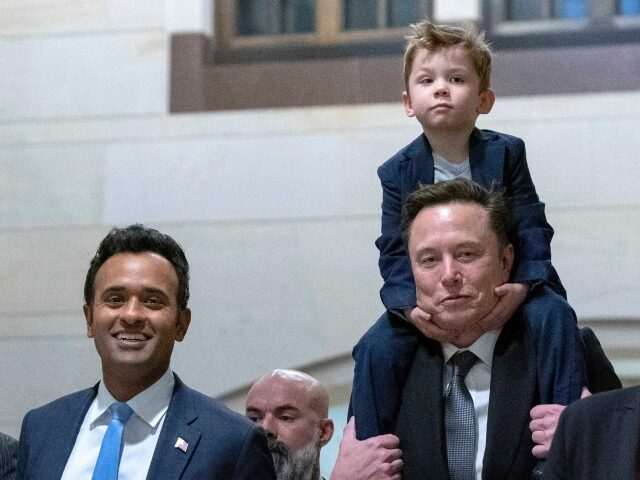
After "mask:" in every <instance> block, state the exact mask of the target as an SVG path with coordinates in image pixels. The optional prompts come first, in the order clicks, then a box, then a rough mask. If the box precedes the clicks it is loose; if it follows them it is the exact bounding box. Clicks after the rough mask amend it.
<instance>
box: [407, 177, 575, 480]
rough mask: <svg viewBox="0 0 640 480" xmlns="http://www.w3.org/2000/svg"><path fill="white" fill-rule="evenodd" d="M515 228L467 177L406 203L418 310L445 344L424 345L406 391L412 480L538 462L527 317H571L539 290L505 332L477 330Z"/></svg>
mask: <svg viewBox="0 0 640 480" xmlns="http://www.w3.org/2000/svg"><path fill="white" fill-rule="evenodd" d="M509 224H510V210H509V209H508V208H507V205H506V204H505V200H504V197H503V196H502V195H501V194H500V193H498V192H496V191H491V192H489V191H487V190H485V189H484V188H482V187H480V186H478V185H476V184H474V183H473V182H470V181H468V180H463V179H458V180H453V181H448V182H441V183H438V184H436V185H429V186H426V187H423V188H421V189H419V190H417V191H416V192H414V193H413V194H412V195H410V197H409V198H408V200H407V203H406V207H405V219H404V223H403V237H404V240H405V244H406V245H407V248H408V252H409V258H410V261H411V266H412V270H413V276H414V278H415V283H416V294H417V300H418V305H419V306H420V308H421V309H422V310H424V311H427V312H429V313H431V315H432V316H433V318H434V319H436V323H437V325H439V326H440V327H442V329H443V332H442V333H443V336H446V337H447V338H448V340H447V341H443V343H439V342H436V341H434V340H431V339H428V338H426V337H424V338H422V339H421V343H420V346H419V348H418V350H417V352H416V354H415V356H414V358H413V363H412V365H411V370H410V373H409V377H408V380H407V382H406V384H405V387H404V390H403V395H402V399H401V407H400V412H399V416H398V422H397V429H396V434H397V435H398V437H399V438H400V448H401V449H402V451H403V460H404V466H405V467H404V471H403V476H402V478H403V479H405V480H411V479H421V480H423V479H447V480H448V479H454V480H457V479H464V480H475V479H480V478H485V479H498V478H500V479H505V480H506V479H513V480H516V479H525V478H527V479H528V478H529V477H530V476H531V474H532V472H533V470H534V467H535V465H536V463H537V459H536V458H535V457H534V456H533V454H532V449H533V446H534V443H533V441H532V438H531V432H530V431H529V429H528V424H529V411H530V409H531V408H532V407H533V406H534V405H536V404H537V403H539V402H538V383H537V375H536V361H535V360H536V357H535V351H534V347H533V345H535V342H534V341H533V339H532V338H531V337H532V334H531V331H530V329H529V328H528V321H530V320H528V319H530V318H534V319H538V320H541V319H544V320H546V322H545V324H549V325H554V322H555V321H556V320H558V322H559V321H560V320H559V317H556V316H560V315H563V314H565V313H566V312H557V311H555V310H553V311H550V309H548V308H546V304H545V303H544V302H539V301H538V298H539V295H538V294H536V293H535V291H534V293H532V294H530V295H529V298H528V300H527V301H526V302H525V304H524V305H523V306H521V307H520V308H519V309H518V310H517V311H516V313H515V314H514V315H513V317H512V318H511V319H510V320H509V321H508V322H507V323H506V324H505V326H504V327H502V328H501V329H498V330H494V331H489V332H483V331H482V329H481V328H480V327H479V326H478V325H477V322H478V319H481V318H483V316H484V315H486V314H487V313H488V312H489V311H491V309H492V308H493V307H494V306H495V304H496V302H497V301H498V298H497V296H496V294H495V289H496V287H498V286H499V285H501V284H502V283H504V282H506V281H508V279H509V274H510V272H511V267H512V265H513V259H514V248H513V246H512V244H511V243H510V241H509V238H508V235H507V232H508V231H509ZM543 288H547V287H543ZM550 294H553V293H552V292H550ZM576 335H577V331H576ZM558 340H559V341H562V339H558Z"/></svg>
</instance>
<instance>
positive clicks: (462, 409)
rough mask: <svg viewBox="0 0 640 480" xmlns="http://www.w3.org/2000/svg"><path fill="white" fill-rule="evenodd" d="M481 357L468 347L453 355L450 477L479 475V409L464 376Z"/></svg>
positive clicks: (448, 410)
mask: <svg viewBox="0 0 640 480" xmlns="http://www.w3.org/2000/svg"><path fill="white" fill-rule="evenodd" d="M476 360H478V357H476V356H475V355H474V354H473V353H472V352H470V351H468V350H465V351H464V352H458V353H456V354H455V355H454V356H453V357H451V360H449V361H450V362H451V365H452V366H453V374H452V376H451V383H449V388H448V389H447V392H446V398H445V417H444V422H445V431H446V436H447V463H448V464H449V474H450V475H451V480H475V478H476V411H475V408H474V406H473V399H472V398H471V394H470V393H469V389H468V388H467V386H466V385H465V383H464V377H465V376H466V375H467V373H469V370H470V369H471V367H472V366H473V364H474V363H476Z"/></svg>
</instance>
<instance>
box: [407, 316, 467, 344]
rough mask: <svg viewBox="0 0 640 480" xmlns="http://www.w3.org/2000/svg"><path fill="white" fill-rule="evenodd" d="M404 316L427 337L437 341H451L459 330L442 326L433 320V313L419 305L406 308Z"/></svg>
mask: <svg viewBox="0 0 640 480" xmlns="http://www.w3.org/2000/svg"><path fill="white" fill-rule="evenodd" d="M404 317H405V318H406V319H407V320H408V321H409V322H411V323H412V324H413V326H414V327H416V328H417V329H418V330H420V332H421V333H422V334H423V335H424V336H425V337H427V338H431V339H433V340H435V341H437V342H449V340H451V339H453V338H454V337H455V335H456V334H457V332H455V331H452V330H445V329H444V328H440V327H439V326H438V325H436V323H435V322H434V321H433V319H432V317H431V314H430V313H427V312H425V311H424V310H420V308H419V307H414V308H405V309H404Z"/></svg>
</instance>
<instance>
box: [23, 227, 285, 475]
mask: <svg viewBox="0 0 640 480" xmlns="http://www.w3.org/2000/svg"><path fill="white" fill-rule="evenodd" d="M84 297H85V305H84V307H83V310H84V315H85V318H86V322H87V336H88V337H90V338H93V340H94V343H95V347H96V350H97V351H98V354H99V356H100V359H101V361H102V381H100V382H99V383H98V384H97V385H95V386H94V387H93V388H90V389H87V390H83V391H80V392H76V393H73V394H71V395H68V396H65V397H62V398H59V399H58V400H55V401H54V402H52V403H50V404H48V405H45V406H43V407H40V408H38V409H35V410H32V411H30V412H28V413H27V415H26V416H25V418H24V420H23V423H22V431H21V433H20V445H19V449H18V478H25V479H37V480H43V479H63V480H65V479H74V480H75V479H79V478H83V479H84V478H87V479H88V478H92V476H93V478H114V479H115V478H117V479H120V480H123V479H126V480H133V479H145V478H149V479H158V478H162V479H167V480H169V479H176V480H177V479H182V480H185V479H220V480H223V479H224V480H227V479H234V480H235V479H237V480H240V479H247V480H249V479H275V472H274V469H273V463H272V460H271V455H270V453H269V450H268V448H267V442H266V438H265V435H264V432H263V431H262V430H261V429H259V428H257V427H256V426H255V425H254V424H252V423H251V422H249V421H248V420H247V419H245V418H244V417H242V416H241V415H238V414H236V413H233V412H231V411H230V410H228V409H227V408H225V407H224V406H222V405H221V404H220V403H218V402H217V401H215V400H213V399H211V398H209V397H207V396H205V395H203V394H201V393H198V392H196V391H195V390H192V389H190V388H189V387H187V386H186V385H185V384H184V383H182V381H181V380H180V379H179V378H178V376H177V375H175V374H174V373H173V372H172V371H171V369H170V368H169V364H170V360H171V353H172V352H173V347H174V344H175V342H176V341H178V342H180V341H182V340H183V339H184V337H185V335H186V333H187V329H188V327H189V323H190V320H191V311H190V310H189V308H187V301H188V299H189V265H188V263H187V259H186V258H185V255H184V252H183V251H182V249H181V247H180V246H179V245H178V244H177V243H176V242H175V241H174V240H173V239H172V238H171V237H169V236H168V235H164V234H162V233H160V232H158V231H157V230H153V229H150V228H146V227H144V226H142V225H132V226H130V227H127V228H122V229H120V228H113V229H112V230H111V231H110V232H109V234H108V235H107V236H106V237H105V238H104V239H103V240H102V243H101V244H100V246H99V247H98V251H97V252H96V254H95V256H94V257H93V259H92V260H91V265H90V267H89V271H88V273H87V278H86V282H85V287H84ZM114 404H115V405H119V406H120V407H123V404H126V405H124V409H125V410H126V411H127V414H126V416H125V419H123V420H121V421H120V427H119V428H120V431H119V432H118V434H117V435H116V437H117V442H118V443H116V446H115V447H111V448H110V449H111V451H114V450H115V452H116V454H115V460H113V457H111V459H112V462H111V464H110V465H109V466H108V467H106V468H109V469H111V470H112V471H113V473H112V474H111V476H110V477H98V476H97V473H96V472H97V471H98V470H99V468H96V465H97V464H101V463H102V460H103V458H106V457H107V453H106V452H107V451H108V449H107V448H106V446H107V443H109V442H112V437H113V436H114V434H112V433H109V434H105V433H106V432H107V430H109V432H112V425H113V424H114V422H115V423H118V418H117V417H118V415H119V414H117V413H114V415H113V416H114V417H116V418H112V414H111V412H112V408H113V406H114ZM129 415H130V416H129ZM122 424H124V427H122ZM116 428H117V427H116ZM116 428H114V430H113V431H114V432H115V431H116ZM120 432H122V433H120ZM107 439H108V440H107ZM110 445H111V444H110ZM118 452H119V454H120V456H118ZM114 465H115V466H114ZM114 468H115V470H114ZM94 469H95V470H94Z"/></svg>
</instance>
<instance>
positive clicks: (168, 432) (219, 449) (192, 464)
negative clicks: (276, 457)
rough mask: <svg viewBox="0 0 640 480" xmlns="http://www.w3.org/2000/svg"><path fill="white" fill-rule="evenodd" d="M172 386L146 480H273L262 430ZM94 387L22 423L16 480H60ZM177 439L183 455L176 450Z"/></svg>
mask: <svg viewBox="0 0 640 480" xmlns="http://www.w3.org/2000/svg"><path fill="white" fill-rule="evenodd" d="M174 377H175V386H174V390H173V395H172V397H171V402H170V403H169V409H168V410H167V413H166V418H165V421H164V424H163V426H162V431H161V432H160V437H159V438H158V444H157V445H156V449H155V452H154V454H153V458H152V460H151V465H150V466H149V473H148V475H147V478H149V479H158V478H162V479H163V480H165V479H166V480H171V479H176V480H177V479H182V480H186V479H194V480H195V479H203V480H204V479H216V480H218V479H219V480H230V479H233V480H240V479H243V480H245V479H246V480H250V479H251V480H255V479H260V480H261V479H265V480H269V479H275V478H276V477H275V472H274V469H273V463H272V460H271V454H270V452H269V450H268V448H267V441H266V437H265V435H264V432H263V431H262V430H261V429H259V428H258V427H256V426H255V425H254V424H253V423H251V422H250V421H249V420H247V419H246V418H244V417H243V416H241V415H239V414H237V413H235V412H232V411H231V410H229V409H227V408H226V407H225V406H223V405H222V404H220V403H219V402H218V401H217V400H214V399H212V398H209V397H207V396H206V395H203V394H201V393H199V392H196V391H195V390H192V389H191V388H189V387H187V386H186V385H185V384H184V383H182V381H181V380H180V379H179V378H178V376H177V375H175V374H174ZM97 392H98V385H95V386H94V387H93V388H89V389H86V390H82V391H80V392H76V393H72V394H71V395H67V396H65V397H62V398H59V399H57V400H55V401H53V402H52V403H49V404H48V405H45V406H43V407H40V408H37V409H35V410H31V411H30V412H29V413H27V415H26V416H25V418H24V420H23V422H22V431H21V433H20V444H19V447H18V478H19V479H21V478H24V479H33V480H47V479H51V480H54V479H55V480H58V479H60V477H61V476H62V472H63V471H64V467H65V465H66V464H67V460H68V459H69V456H70V455H71V451H72V450H73V446H74V444H75V441H76V437H77V436H78V431H79V430H80V426H81V425H82V422H83V420H84V417H85V415H86V413H87V410H88V409H89V406H90V405H91V402H93V399H94V398H95V397H96V395H97ZM178 437H181V438H182V439H184V440H185V441H186V442H187V444H188V447H187V451H186V452H183V451H182V450H181V449H179V448H176V447H175V445H176V440H177V439H178Z"/></svg>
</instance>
